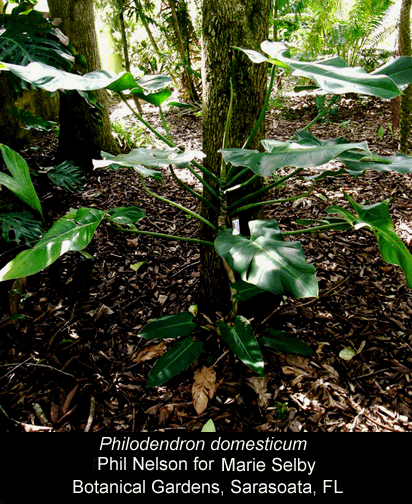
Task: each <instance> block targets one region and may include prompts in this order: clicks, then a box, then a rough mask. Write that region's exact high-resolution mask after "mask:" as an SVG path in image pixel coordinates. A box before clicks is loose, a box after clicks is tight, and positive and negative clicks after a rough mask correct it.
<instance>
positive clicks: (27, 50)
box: [0, 4, 75, 90]
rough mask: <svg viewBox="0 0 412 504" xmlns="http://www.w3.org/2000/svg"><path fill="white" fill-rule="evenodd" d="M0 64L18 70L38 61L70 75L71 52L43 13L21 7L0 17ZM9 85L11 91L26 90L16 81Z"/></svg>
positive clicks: (71, 49) (64, 40)
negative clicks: (0, 62)
mask: <svg viewBox="0 0 412 504" xmlns="http://www.w3.org/2000/svg"><path fill="white" fill-rule="evenodd" d="M0 61H4V62H7V63H12V64H15V65H22V66H26V65H28V64H29V63H31V62H34V61H39V62H42V63H46V64H48V65H51V66H54V67H56V68H63V69H64V70H67V71H70V70H71V68H72V66H73V63H74V61H75V51H74V50H73V47H72V46H71V44H68V43H67V40H66V39H64V36H63V35H62V34H61V32H59V31H58V30H56V28H55V26H53V24H52V22H51V21H50V20H49V19H47V18H46V17H44V16H43V13H41V12H39V11H36V10H29V11H28V10H27V5H25V4H21V5H19V6H17V7H15V8H14V9H13V10H12V12H11V13H10V14H5V13H3V15H2V16H1V17H0ZM12 85H13V88H14V89H15V90H18V89H19V88H20V87H23V88H27V87H28V86H27V85H25V84H24V83H23V84H22V83H21V82H18V81H17V79H14V80H13V82H12Z"/></svg>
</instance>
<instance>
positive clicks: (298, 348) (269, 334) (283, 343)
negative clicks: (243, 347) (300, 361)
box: [259, 329, 313, 355]
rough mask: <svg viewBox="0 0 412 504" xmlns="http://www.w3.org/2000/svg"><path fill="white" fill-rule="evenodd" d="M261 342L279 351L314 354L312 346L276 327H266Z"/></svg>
mask: <svg viewBox="0 0 412 504" xmlns="http://www.w3.org/2000/svg"><path fill="white" fill-rule="evenodd" d="M259 342H260V343H261V344H262V345H264V346H266V347H269V348H272V349H273V350H276V351H277V352H283V353H296V354H300V355H312V354H313V350H312V348H311V347H310V346H309V345H308V344H307V343H305V342H303V341H302V340H300V339H297V338H293V337H291V336H286V335H285V333H284V331H277V330H275V329H266V331H265V333H264V335H263V336H261V337H260V338H259Z"/></svg>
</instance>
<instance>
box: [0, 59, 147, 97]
mask: <svg viewBox="0 0 412 504" xmlns="http://www.w3.org/2000/svg"><path fill="white" fill-rule="evenodd" d="M1 69H3V70H4V69H7V70H9V71H10V72H12V73H13V74H14V75H16V76H17V77H19V78H20V79H23V80H24V81H26V82H28V83H30V84H32V85H33V86H35V87H38V88H41V89H44V90H46V91H49V92H51V93H54V92H55V91H57V90H58V89H62V90H65V91H70V90H71V91H73V90H77V91H96V90H97V89H109V90H110V91H124V90H126V89H132V88H134V87H136V86H137V85H138V84H137V82H136V81H135V79H134V77H133V76H132V74H130V73H128V72H125V73H124V74H121V75H116V74H113V73H111V72H108V71H107V70H96V71H94V72H89V73H86V74H85V75H77V74H74V73H69V72H66V71H64V70H59V69H58V68H54V67H52V66H50V65H47V64H45V63H41V62H34V63H30V64H29V65H27V66H21V65H14V64H11V63H7V62H5V61H0V70H1Z"/></svg>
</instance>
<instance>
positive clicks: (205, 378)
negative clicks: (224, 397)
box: [192, 366, 216, 415]
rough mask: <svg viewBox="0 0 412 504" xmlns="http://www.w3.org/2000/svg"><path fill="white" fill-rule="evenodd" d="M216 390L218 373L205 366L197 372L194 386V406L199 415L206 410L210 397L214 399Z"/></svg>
mask: <svg viewBox="0 0 412 504" xmlns="http://www.w3.org/2000/svg"><path fill="white" fill-rule="evenodd" d="M215 392H216V373H215V372H214V370H213V368H208V367H205V366H203V368H202V369H201V370H200V371H197V373H196V374H195V381H194V383H193V386H192V397H193V406H194V408H195V410H196V413H197V414H198V415H201V414H202V413H203V412H204V411H205V409H206V407H207V403H208V401H209V399H212V397H213V396H214V395H215Z"/></svg>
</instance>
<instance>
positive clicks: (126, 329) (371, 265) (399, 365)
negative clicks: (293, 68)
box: [0, 97, 412, 432]
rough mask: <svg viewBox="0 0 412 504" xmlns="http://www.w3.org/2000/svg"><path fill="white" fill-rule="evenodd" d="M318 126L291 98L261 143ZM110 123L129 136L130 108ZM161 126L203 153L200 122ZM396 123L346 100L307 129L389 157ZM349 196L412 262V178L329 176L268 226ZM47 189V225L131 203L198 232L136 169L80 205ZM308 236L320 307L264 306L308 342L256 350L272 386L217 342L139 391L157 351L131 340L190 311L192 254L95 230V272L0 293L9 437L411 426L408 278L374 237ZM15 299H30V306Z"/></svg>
mask: <svg viewBox="0 0 412 504" xmlns="http://www.w3.org/2000/svg"><path fill="white" fill-rule="evenodd" d="M150 114H151V112H150V111H149V109H146V116H147V117H150ZM315 115H316V108H315V106H314V103H313V101H312V100H311V99H309V98H297V97H295V98H293V97H291V98H284V99H283V100H282V101H281V102H277V107H274V108H272V109H271V110H270V112H269V113H268V116H267V134H266V137H267V138H274V139H279V140H288V139H289V138H290V137H292V135H293V133H294V132H295V131H296V130H298V129H300V128H302V127H303V126H305V125H306V124H307V123H308V122H309V121H310V120H311V119H313V118H314V117H315ZM113 117H115V119H116V120H118V121H121V122H122V124H124V127H125V129H127V128H128V127H130V126H133V125H134V120H133V119H132V117H131V116H129V115H127V112H125V110H124V109H122V108H121V107H118V108H116V110H115V111H114V112H113ZM168 120H169V121H170V123H171V124H172V127H171V130H172V133H173V135H174V137H175V138H176V139H177V143H178V144H179V145H185V146H186V148H187V149H201V118H199V117H197V116H196V115H194V114H186V115H178V114H177V113H170V114H168ZM390 122H391V119H390V108H389V104H388V102H385V101H381V100H377V99H373V100H372V99H367V100H366V99H357V100H356V101H353V100H351V99H349V98H348V99H343V100H342V102H341V105H340V108H339V114H338V116H337V117H334V118H333V119H331V120H329V121H328V122H326V123H321V124H316V125H315V126H313V127H312V128H311V132H312V133H313V134H315V135H316V136H318V137H319V138H322V139H327V138H336V137H339V136H345V137H346V138H347V139H349V140H352V141H362V140H366V141H367V142H368V144H369V147H370V148H371V149H372V150H374V151H376V152H378V153H380V154H390V153H393V152H395V151H396V149H397V141H396V139H394V138H393V136H392V135H391V133H390V128H389V127H388V124H390ZM55 147H56V139H55V138H53V137H47V138H46V137H45V138H43V139H42V140H41V141H39V142H38V143H37V144H36V149H33V148H31V149H28V150H27V151H26V152H25V153H24V156H25V158H26V159H27V160H28V162H29V164H30V165H31V166H43V167H44V166H50V165H51V164H53V156H54V152H55ZM330 168H331V169H336V168H337V163H331V165H330ZM164 180H165V181H166V185H167V188H165V187H163V186H161V185H160V184H159V183H158V182H156V181H152V180H149V181H148V185H149V186H150V187H152V188H156V190H157V191H158V192H159V193H163V194H167V195H168V197H173V199H175V200H176V201H177V202H179V203H181V204H183V205H184V206H186V207H189V208H191V209H193V210H196V208H197V202H196V201H195V200H193V199H192V197H191V196H190V195H188V194H186V193H183V192H182V190H181V188H180V187H179V186H178V185H176V183H175V182H174V181H173V180H172V179H171V178H170V177H169V175H168V173H165V175H164ZM187 180H188V182H189V183H195V182H196V180H195V179H194V180H193V179H192V178H190V177H188V179H187ZM308 184H309V182H308V181H305V180H300V181H298V182H295V183H293V184H291V185H285V186H283V187H281V189H279V191H278V192H277V196H279V197H282V198H283V197H288V196H294V195H297V194H301V193H304V192H306V191H307V189H308V187H309V186H308ZM343 191H347V192H348V193H349V194H351V195H352V196H353V197H354V199H355V200H356V201H357V202H358V203H361V204H369V203H370V204H371V203H376V202H380V201H382V200H384V199H390V201H391V204H390V210H391V215H392V218H393V220H394V224H395V227H396V230H397V232H398V233H399V235H400V236H401V237H402V239H403V241H404V242H405V244H406V245H407V246H408V247H409V249H410V250H411V251H412V203H411V195H412V179H411V177H410V176H407V175H400V174H393V173H386V174H384V173H378V172H372V171H371V172H368V173H366V174H364V175H362V176H360V177H358V178H352V177H351V176H349V175H348V176H346V175H345V176H340V177H334V178H327V179H324V180H321V181H319V182H318V183H317V184H316V186H315V188H314V190H313V191H312V193H311V194H310V195H309V196H307V197H305V198H303V199H299V200H296V201H295V202H290V203H287V204H284V205H283V206H277V207H270V208H268V209H267V211H266V216H267V217H268V218H276V220H277V221H278V223H279V225H280V227H281V228H282V229H285V230H292V229H297V225H296V220H297V219H299V218H313V219H316V218H320V217H322V216H325V215H326V213H325V209H326V208H327V207H328V206H330V205H335V204H337V205H341V206H345V207H347V201H346V199H345V198H344V195H343ZM39 192H40V196H41V201H42V205H43V208H44V213H45V215H46V220H47V221H48V225H50V224H51V223H52V222H53V221H54V220H55V219H56V218H57V217H59V216H61V215H63V214H64V213H66V212H67V211H68V210H69V208H71V207H73V208H77V207H80V206H85V207H91V206H95V207H97V208H100V209H110V208H114V207H117V206H129V205H137V206H139V207H140V208H142V209H143V210H144V211H145V212H146V214H147V218H146V219H144V220H142V221H141V226H142V227H144V229H147V230H151V231H159V232H163V233H172V234H181V235H183V236H187V237H196V236H198V225H197V221H195V220H194V219H188V218H187V217H186V215H185V214H184V213H183V212H181V211H178V210H176V209H174V208H173V207H170V206H168V205H166V204H163V203H162V202H159V201H154V200H153V199H152V198H150V197H148V196H147V194H146V193H145V192H144V191H143V190H142V189H141V187H140V186H139V181H138V178H137V177H136V176H135V174H134V173H133V172H132V171H131V170H127V169H118V170H117V171H110V170H103V169H98V170H96V171H95V172H94V173H93V175H92V176H91V177H90V178H89V179H88V180H87V185H86V187H85V189H84V190H83V191H82V192H80V193H78V194H68V193H66V192H64V191H62V190H58V189H57V188H55V187H52V186H51V185H50V186H47V185H46V186H44V187H42V188H39ZM139 225H140V224H139ZM300 238H301V242H302V245H303V247H304V250H305V254H306V256H307V258H308V260H309V262H311V263H313V264H314V265H315V266H316V270H317V276H318V279H319V286H320V294H319V297H317V298H315V299H314V298H310V299H299V300H293V299H289V298H285V299H284V300H283V302H282V303H281V304H280V305H278V306H277V307H276V308H274V309H270V308H269V307H267V312H266V313H265V319H266V320H265V322H264V323H265V324H266V325H270V326H272V327H274V328H276V329H283V330H284V331H286V333H287V334H289V335H293V336H295V337H298V338H300V339H302V340H303V341H305V342H306V343H308V344H309V345H310V346H311V347H312V349H313V350H314V353H313V355H311V356H309V357H303V356H300V355H296V354H289V355H285V354H282V353H277V352H275V351H273V350H270V349H267V348H263V350H262V352H263V356H264V359H265V377H264V378H258V377H257V376H256V375H255V374H254V373H253V372H252V371H251V370H249V368H247V367H246V366H245V365H244V364H243V363H242V362H240V361H239V360H238V359H237V358H236V357H235V356H234V354H233V353H232V352H228V351H227V348H226V346H225V344H224V343H222V342H220V341H219V340H218V339H217V338H216V339H214V338H212V339H211V340H210V342H209V344H208V353H207V355H206V357H202V358H201V360H199V362H197V363H195V365H193V367H192V368H190V369H188V370H187V371H186V372H184V373H182V374H180V375H178V376H176V377H175V378H173V379H172V380H171V381H170V382H168V383H167V384H166V385H164V386H161V387H155V388H146V387H145V383H146V377H147V374H148V372H149V371H150V369H151V367H152V366H153V363H154V362H155V361H154V360H148V359H149V358H150V357H151V356H153V355H155V354H156V353H159V352H161V351H162V346H157V345H158V344H159V343H161V342H158V341H157V342H153V341H147V340H143V339H141V338H139V337H138V332H139V330H140V328H141V327H142V326H143V325H144V324H145V323H147V321H148V320H150V319H152V318H156V317H159V316H162V315H171V314H174V313H178V312H180V311H182V310H187V309H188V308H189V307H190V306H191V305H193V304H196V299H197V285H198V281H199V273H198V265H199V251H198V246H197V245H196V244H190V243H184V242H169V241H160V240H155V239H154V238H151V237H147V236H142V235H139V236H133V235H131V234H130V235H129V234H126V233H119V232H116V231H115V230H113V229H111V228H110V227H108V226H104V225H102V226H101V227H100V228H99V229H98V232H97V235H96V236H95V238H94V239H93V241H92V242H91V244H90V246H89V247H88V251H89V252H90V253H91V254H92V255H93V256H94V260H93V261H91V260H84V259H82V258H81V257H80V255H78V254H77V255H75V254H72V253H69V254H67V255H65V256H63V257H62V258H61V259H60V260H58V261H56V263H54V264H53V265H52V266H51V267H49V268H48V269H47V270H45V271H43V272H41V273H39V274H37V275H34V276H31V277H28V278H27V279H26V280H25V281H23V282H17V283H16V284H13V282H4V283H2V284H0V301H1V306H2V307H3V308H2V312H3V313H2V314H1V315H0V333H1V338H0V380H1V389H0V406H1V408H0V422H1V425H2V430H5V431H30V432H31V431H42V430H46V431H55V432H56V431H76V432H77V431H100V432H141V431H146V432H155V431H161V430H165V429H166V430H167V429H184V430H187V431H192V430H198V429H201V428H202V426H203V425H204V424H205V423H206V422H207V420H208V419H210V418H211V419H213V421H214V424H215V427H216V429H217V430H218V431H231V432H251V431H255V432H288V431H289V432H290V431H293V432H314V431H328V432H334V431H353V432H356V431H399V432H402V431H412V324H411V320H412V291H411V290H410V289H408V288H407V287H406V284H405V278H404V275H403V273H402V271H401V270H400V268H397V267H393V266H390V265H388V264H386V263H385V262H383V260H382V259H381V257H380V254H379V251H378V248H377V245H376V240H375V238H374V237H373V236H372V235H371V234H370V233H368V232H367V231H360V232H359V231H358V232H356V233H354V232H352V231H350V232H349V231H346V232H328V233H326V234H321V235H308V234H307V235H302V236H301V237H300ZM3 245H4V242H3V243H2V246H3ZM20 250H21V248H16V246H15V244H14V245H13V246H7V247H4V249H3V251H2V252H1V253H0V261H1V266H3V265H4V264H6V262H8V261H9V260H10V259H12V258H13V257H14V256H15V255H16V253H17V252H19V251H20ZM131 266H133V268H132V267H131ZM136 268H138V269H137V271H136ZM16 288H17V289H19V291H20V292H21V293H25V294H26V296H25V298H24V301H23V302H22V295H21V294H19V295H16V294H14V292H15V289H16ZM16 311H18V313H20V314H21V315H24V317H23V318H21V319H20V320H19V321H18V322H16V323H9V322H8V317H9V314H10V312H12V313H13V312H16ZM168 344H169V343H168V341H167V340H166V341H165V345H166V346H168ZM149 347H150V348H149ZM346 347H349V348H350V349H352V350H353V351H354V355H353V357H352V358H351V359H350V360H345V359H343V358H341V357H340V356H339V354H340V352H341V351H342V350H343V349H344V348H346ZM163 349H164V347H163ZM202 365H208V366H213V368H214V371H215V372H216V383H217V390H216V393H215V395H214V397H213V398H212V399H210V400H209V404H208V407H207V409H206V410H205V411H204V413H202V414H201V415H198V414H197V413H196V411H195V409H194V406H193V398H192V385H193V377H194V372H195V371H196V370H197V369H198V368H199V367H201V366H202Z"/></svg>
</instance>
